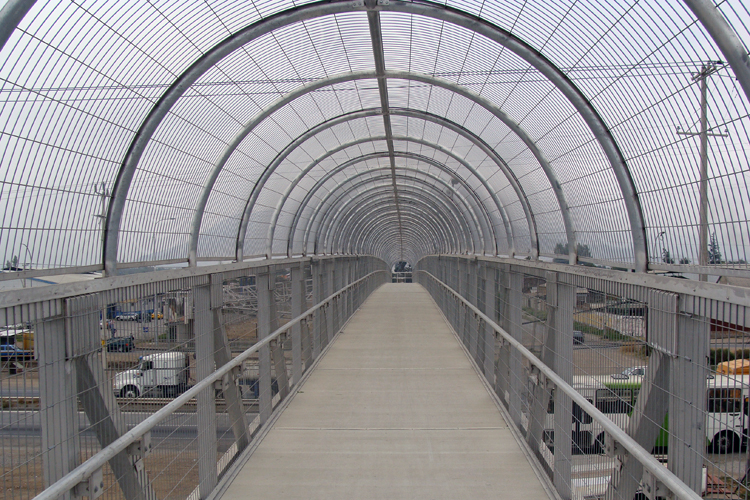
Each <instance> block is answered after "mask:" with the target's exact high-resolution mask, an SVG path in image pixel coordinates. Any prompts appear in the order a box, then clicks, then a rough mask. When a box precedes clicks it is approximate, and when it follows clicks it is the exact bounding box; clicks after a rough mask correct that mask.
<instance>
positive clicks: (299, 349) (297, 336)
mask: <svg viewBox="0 0 750 500" xmlns="http://www.w3.org/2000/svg"><path fill="white" fill-rule="evenodd" d="M290 279H291V282H292V283H291V286H292V304H291V306H292V318H296V317H297V316H299V315H301V314H302V313H303V312H305V309H307V307H306V306H307V304H306V302H307V301H306V299H305V292H306V290H305V265H304V264H303V263H300V264H298V265H296V266H292V269H291V275H290ZM290 333H291V336H292V380H293V381H294V385H297V384H299V381H300V380H301V379H302V371H303V370H304V369H305V368H308V366H307V365H306V364H303V358H302V353H303V346H302V344H303V342H302V325H301V324H296V325H293V326H292V330H291V332H290Z"/></svg>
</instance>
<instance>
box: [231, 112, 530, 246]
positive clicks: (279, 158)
mask: <svg viewBox="0 0 750 500" xmlns="http://www.w3.org/2000/svg"><path fill="white" fill-rule="evenodd" d="M381 112H382V110H381V109H380V108H372V109H363V110H359V111H353V112H351V113H346V114H344V115H340V116H337V117H336V118H332V119H330V120H328V121H325V122H322V123H319V124H318V125H316V126H315V127H312V128H310V129H309V130H307V131H306V132H304V133H303V134H301V135H300V136H298V137H297V138H296V139H295V140H294V141H292V142H291V143H289V144H288V145H287V146H286V147H285V148H284V150H282V151H281V152H280V153H279V154H278V155H276V158H275V159H274V161H273V162H272V164H271V165H270V166H269V167H267V168H266V170H265V171H264V173H263V175H262V176H261V178H259V179H258V181H257V182H256V184H255V186H254V187H253V191H252V192H251V194H250V197H249V198H248V201H247V203H246V204H245V211H244V213H243V216H242V219H241V221H240V227H239V230H238V232H237V244H236V248H237V253H236V256H237V257H236V258H237V260H242V250H243V249H242V247H243V245H244V240H245V234H246V231H247V225H248V223H249V221H250V215H251V213H252V208H253V206H254V205H255V201H256V200H257V199H258V196H260V192H261V190H262V188H263V184H265V182H266V181H267V180H268V178H269V177H270V175H271V174H272V173H273V171H275V170H276V168H277V167H278V166H279V165H280V164H281V163H282V162H283V161H284V159H285V158H286V157H287V156H289V154H291V152H292V151H294V150H295V149H296V148H297V147H299V145H300V144H302V143H304V142H305V141H307V140H308V139H310V138H311V137H314V136H315V135H317V134H318V133H320V132H321V131H323V130H326V129H328V128H330V127H333V126H335V125H338V124H340V123H344V122H346V121H349V120H354V119H359V118H365V117H369V116H378V115H380V113H381ZM390 114H391V115H403V116H408V117H412V118H417V119H422V120H425V121H431V122H433V123H437V124H439V125H441V126H444V127H445V128H447V129H449V130H452V131H453V132H455V133H456V134H458V135H461V136H463V137H465V138H466V139H468V140H469V141H471V142H472V143H474V144H475V145H476V146H477V147H478V148H479V149H481V150H482V152H483V153H485V154H486V155H487V156H488V157H489V158H490V159H491V160H492V161H493V162H494V163H495V164H496V165H497V166H498V168H499V169H500V170H501V172H503V174H504V175H505V176H506V178H507V179H508V182H509V183H510V185H511V187H512V188H513V190H514V191H515V193H516V196H517V197H518V200H519V202H520V203H521V206H522V207H523V210H524V214H525V216H526V221H527V224H528V227H529V238H530V240H531V247H532V254H533V256H534V257H535V258H536V256H537V255H538V248H539V247H538V236H537V231H536V222H535V221H534V216H533V213H532V212H531V207H530V205H529V202H528V199H527V198H526V194H525V193H524V191H523V188H522V187H521V186H520V184H519V183H518V180H517V179H516V178H515V175H514V174H513V172H512V171H511V170H510V167H508V165H507V164H506V163H505V161H504V160H503V159H502V158H501V157H500V156H499V155H498V154H497V153H496V152H495V151H494V150H493V149H492V148H491V147H490V146H489V145H488V144H487V143H485V142H484V141H483V140H482V139H481V138H480V137H479V136H477V135H476V134H474V133H473V132H471V131H470V130H467V129H466V128H465V127H462V126H461V125H458V124H457V123H454V122H453V121H451V120H448V119H447V118H444V117H441V116H438V115H434V114H432V113H427V112H425V111H418V110H403V109H399V108H391V109H390Z"/></svg>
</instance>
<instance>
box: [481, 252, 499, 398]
mask: <svg viewBox="0 0 750 500" xmlns="http://www.w3.org/2000/svg"><path fill="white" fill-rule="evenodd" d="M483 267H484V314H486V315H487V316H489V318H490V319H491V320H492V321H495V322H497V312H496V311H495V268H494V267H492V266H490V265H489V264H487V263H485V264H484V266H483ZM484 376H485V377H486V378H487V380H488V381H489V382H490V384H491V385H492V386H493V387H494V385H495V329H494V327H492V326H490V325H488V324H487V325H484Z"/></svg>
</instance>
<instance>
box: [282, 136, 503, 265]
mask: <svg viewBox="0 0 750 500" xmlns="http://www.w3.org/2000/svg"><path fill="white" fill-rule="evenodd" d="M385 138H386V136H374V137H365V138H362V139H358V140H356V141H352V142H349V143H346V144H343V145H341V146H340V147H338V148H336V149H334V150H333V151H331V152H330V154H335V153H338V152H339V151H343V150H344V149H347V148H349V147H352V146H356V145H358V144H362V143H364V142H370V141H381V140H385ZM393 140H394V141H404V142H413V143H415V144H421V145H424V146H428V147H430V148H433V149H435V150H436V151H439V152H441V153H443V154H445V155H446V156H448V157H449V158H452V159H453V160H455V161H456V162H458V163H460V164H461V165H462V166H463V167H464V168H466V169H467V170H468V171H469V172H471V174H472V175H474V176H475V177H476V178H477V179H478V180H479V182H480V183H481V184H482V186H483V187H484V188H485V189H486V190H487V192H488V193H489V195H490V197H491V198H492V200H493V202H494V203H495V206H496V207H497V210H498V212H499V213H500V217H501V219H502V221H503V226H504V227H505V233H506V239H507V244H508V251H509V253H510V256H511V257H512V256H513V254H514V252H513V227H512V226H511V225H510V222H509V220H508V216H507V214H506V213H505V209H504V208H503V205H502V203H501V202H500V200H499V198H498V197H497V194H496V193H495V191H494V190H493V189H492V188H491V187H490V185H489V183H488V182H487V180H486V179H485V178H484V176H483V175H481V174H480V173H479V172H478V171H477V170H476V168H474V166H473V165H471V164H470V163H469V162H467V161H466V160H465V159H463V158H461V157H460V156H458V155H456V154H455V153H453V152H452V151H450V150H448V149H446V148H444V147H442V146H440V145H439V144H435V143H432V142H430V141H426V140H424V139H420V138H417V137H411V136H396V135H394V136H393ZM328 156H329V153H327V154H326V155H324V156H321V157H320V158H318V159H317V160H315V161H314V162H312V163H311V164H310V165H309V166H308V167H307V168H305V169H304V170H303V171H301V172H300V174H299V175H298V176H297V178H296V179H295V181H294V183H293V184H292V185H291V186H290V188H289V189H288V190H287V192H286V193H284V196H283V197H282V198H281V200H279V204H278V205H277V212H280V211H281V209H282V208H283V206H284V204H285V203H286V200H287V199H288V198H289V196H290V195H291V192H292V189H293V188H294V186H296V183H298V182H299V181H300V180H301V179H302V177H303V176H304V175H306V174H307V173H309V172H310V170H312V168H314V167H315V166H316V165H317V164H318V163H320V162H321V161H322V160H324V159H325V158H327V157H328ZM337 168H338V167H337ZM319 184H320V183H317V184H316V185H315V186H314V188H313V189H311V190H310V191H308V192H307V193H305V197H304V198H303V200H302V202H301V203H300V205H299V207H298V208H297V211H296V212H295V214H294V218H293V219H292V224H291V226H290V227H289V233H288V235H287V256H291V255H292V253H293V247H292V245H293V242H294V235H295V234H296V230H297V225H298V223H299V220H300V218H301V216H302V210H303V209H304V208H305V207H306V206H307V204H308V203H309V201H310V200H311V199H312V197H313V195H314V193H315V191H316V190H317V189H318V188H319ZM276 218H278V214H276ZM495 245H496V247H497V241H496V242H495ZM305 251H306V249H303V252H305Z"/></svg>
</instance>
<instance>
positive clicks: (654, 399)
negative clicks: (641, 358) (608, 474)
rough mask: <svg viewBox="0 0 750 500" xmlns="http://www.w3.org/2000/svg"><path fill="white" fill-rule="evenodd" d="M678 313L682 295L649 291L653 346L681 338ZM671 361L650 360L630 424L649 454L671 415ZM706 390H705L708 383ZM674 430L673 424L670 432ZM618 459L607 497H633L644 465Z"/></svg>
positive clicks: (665, 357)
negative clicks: (666, 418) (678, 332)
mask: <svg viewBox="0 0 750 500" xmlns="http://www.w3.org/2000/svg"><path fill="white" fill-rule="evenodd" d="M677 311H678V296H677V295H676V294H674V293H669V292H663V291H660V290H649V292H648V325H647V338H648V342H649V343H651V344H655V345H659V346H662V347H665V348H666V347H667V346H669V345H670V344H671V342H672V341H673V340H674V339H675V338H676V335H677ZM669 358H670V357H669V356H668V355H666V354H664V353H661V352H656V351H655V352H652V353H651V355H650V356H649V357H648V368H647V370H646V376H645V377H644V379H643V382H642V385H641V390H640V392H639V394H638V398H637V399H636V404H635V407H634V408H633V413H632V415H631V417H630V419H629V421H628V428H627V432H628V435H630V436H631V437H632V438H633V439H635V440H636V441H637V442H638V444H640V445H641V446H642V447H644V448H645V449H646V450H648V451H651V449H652V448H653V447H654V443H655V442H656V440H657V438H658V436H659V432H660V430H661V423H662V422H664V418H665V417H666V415H667V409H668V406H669V399H670V397H669V380H670V374H669V372H670V368H671V362H670V359H669ZM704 380H705V379H704ZM703 387H705V381H704V382H703ZM671 427H672V426H671V425H670V431H671V430H672V429H671ZM670 445H671V442H670ZM670 451H671V450H670ZM617 458H618V460H617V461H616V462H615V464H616V466H615V469H614V471H613V473H612V480H611V481H610V483H609V486H608V487H607V491H606V492H605V496H604V497H605V499H608V500H615V499H620V498H632V497H633V495H635V492H636V490H637V489H638V488H639V487H640V482H641V478H642V477H643V464H641V462H639V461H638V460H635V459H632V458H631V457H630V456H629V455H628V454H619V455H618V457H617Z"/></svg>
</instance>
